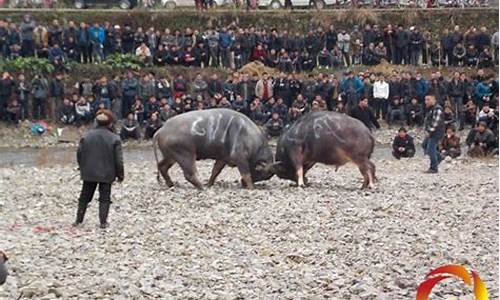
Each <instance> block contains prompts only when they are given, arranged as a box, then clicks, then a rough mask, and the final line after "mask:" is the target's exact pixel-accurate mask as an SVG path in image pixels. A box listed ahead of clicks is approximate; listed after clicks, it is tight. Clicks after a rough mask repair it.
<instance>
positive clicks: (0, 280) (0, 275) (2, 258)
mask: <svg viewBox="0 0 500 300" xmlns="http://www.w3.org/2000/svg"><path fill="white" fill-rule="evenodd" d="M5 262H7V255H5V253H3V252H2V251H0V285H2V284H4V283H5V281H6V280H7V275H9V272H7V268H6V267H5Z"/></svg>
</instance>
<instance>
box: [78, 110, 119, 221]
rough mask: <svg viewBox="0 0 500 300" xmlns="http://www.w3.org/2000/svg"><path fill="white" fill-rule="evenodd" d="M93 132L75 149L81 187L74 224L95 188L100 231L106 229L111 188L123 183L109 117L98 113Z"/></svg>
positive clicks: (83, 138)
mask: <svg viewBox="0 0 500 300" xmlns="http://www.w3.org/2000/svg"><path fill="white" fill-rule="evenodd" d="M96 121H97V128H96V129H93V130H90V131H89V132H87V133H86V134H85V135H84V136H83V137H82V139H81V140H80V144H79V145H78V152H77V161H78V166H79V167H80V176H81V178H82V180H83V187H82V191H81V194H80V199H79V201H78V211H77V213H76V221H75V223H74V224H73V225H74V226H78V225H80V224H82V223H83V218H84V217H85V211H86V210H87V205H88V204H89V202H90V201H92V197H93V196H94V192H95V189H96V188H97V186H98V185H99V221H100V223H101V228H102V229H104V228H106V227H108V222H107V219H108V213H109V206H110V204H111V184H112V183H113V181H115V179H118V182H121V181H123V177H124V170H123V154H122V145H121V141H120V137H119V136H118V135H116V134H114V133H113V132H112V131H111V129H110V128H111V125H112V123H113V113H112V112H111V111H109V110H100V111H98V112H97V114H96Z"/></svg>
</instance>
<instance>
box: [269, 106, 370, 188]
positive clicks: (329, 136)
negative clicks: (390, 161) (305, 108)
mask: <svg viewBox="0 0 500 300" xmlns="http://www.w3.org/2000/svg"><path fill="white" fill-rule="evenodd" d="M374 146H375V139H374V138H373V136H372V135H371V133H370V130H369V129H368V128H366V126H365V125H363V123H361V122H360V121H358V120H356V119H353V118H351V117H349V116H347V115H344V114H339V113H335V112H326V111H322V112H313V113H309V114H307V115H305V116H303V117H302V118H300V119H299V120H297V121H296V122H295V123H294V124H292V125H291V126H290V127H289V128H287V130H286V131H285V132H284V133H283V134H282V135H281V137H280V138H279V140H278V146H277V148H276V157H275V160H276V163H275V164H274V165H273V167H272V169H273V172H274V173H276V175H277V176H278V177H279V178H283V179H289V180H293V181H295V182H296V183H297V185H298V186H300V187H302V186H304V184H307V179H306V177H305V176H306V173H307V171H308V170H309V169H311V168H312V167H313V166H314V164H316V163H323V164H327V165H334V166H336V167H337V168H338V167H340V166H342V165H344V164H346V163H347V162H349V161H352V162H354V163H355V164H356V165H357V166H358V168H359V170H360V171H361V174H362V175H363V178H364V182H363V186H362V188H366V187H370V188H371V187H373V183H374V181H375V180H376V177H375V165H374V164H373V163H372V162H371V161H370V156H371V154H372V153H373V148H374Z"/></svg>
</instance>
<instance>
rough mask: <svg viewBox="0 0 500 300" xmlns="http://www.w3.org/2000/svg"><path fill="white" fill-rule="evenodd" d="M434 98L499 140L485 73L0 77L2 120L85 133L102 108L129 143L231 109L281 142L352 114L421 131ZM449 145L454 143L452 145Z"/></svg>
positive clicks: (457, 118) (450, 119) (493, 88)
mask: <svg viewBox="0 0 500 300" xmlns="http://www.w3.org/2000/svg"><path fill="white" fill-rule="evenodd" d="M427 94H433V95H435V96H436V99H437V101H438V103H439V104H440V105H442V106H443V108H444V120H445V123H446V125H447V126H448V127H450V128H451V127H453V128H457V129H459V130H462V129H463V128H464V127H465V126H471V127H476V125H477V122H478V121H480V122H485V124H486V128H488V129H489V130H491V131H492V132H494V133H495V134H496V136H498V79H497V78H492V77H487V76H485V75H484V71H483V70H482V69H480V70H478V71H477V74H476V75H475V76H472V77H469V76H466V75H465V74H463V73H462V74H460V73H458V72H455V73H454V74H453V76H452V77H451V78H444V77H443V76H442V75H441V73H440V72H439V71H438V72H435V73H432V74H431V76H430V78H424V76H422V74H420V73H415V74H412V73H408V72H403V73H400V72H398V71H393V73H392V74H390V75H388V76H387V79H386V76H384V75H382V74H373V73H369V72H366V73H359V74H354V73H353V72H351V71H348V72H345V73H344V75H343V76H340V77H339V78H338V77H336V76H335V75H328V74H319V75H312V74H309V75H308V76H307V77H305V78H304V77H301V76H300V75H299V74H297V73H290V74H286V73H284V72H281V73H279V74H277V75H276V76H270V75H269V74H266V73H264V74H263V75H262V76H257V75H256V74H252V75H250V74H247V73H239V72H234V73H232V74H230V75H229V76H228V77H227V78H226V79H221V78H219V77H218V75H217V74H213V75H211V76H209V77H204V76H202V75H201V74H197V75H196V76H195V78H194V80H192V81H190V80H188V79H186V78H185V77H184V76H183V75H182V74H179V75H177V76H176V77H174V78H167V77H164V76H157V75H155V74H154V73H142V74H136V73H133V72H131V71H128V72H125V73H124V74H122V75H118V76H115V77H114V78H107V77H106V76H103V77H101V78H100V79H98V80H95V81H92V80H90V79H82V80H80V81H78V82H77V83H76V84H74V85H71V86H67V85H66V84H65V81H64V78H63V75H62V74H60V73H58V74H57V75H56V76H54V77H53V78H46V77H44V76H40V75H37V76H35V77H34V78H32V79H30V80H28V79H27V78H25V76H24V75H23V74H21V75H19V76H18V77H17V78H14V77H12V76H11V75H10V74H9V73H7V72H4V73H3V75H2V77H1V78H0V117H1V119H2V120H4V121H7V122H10V123H17V122H18V121H19V120H23V119H31V120H40V119H52V120H56V121H58V122H60V123H63V124H66V125H70V124H75V125H77V126H81V125H84V124H88V123H89V122H91V121H92V120H93V115H94V114H95V112H96V111H97V110H99V109H101V108H107V109H111V110H112V111H113V112H114V113H115V114H116V116H117V117H118V118H119V119H123V122H121V123H122V124H123V125H122V127H123V128H122V130H121V135H122V138H124V139H128V138H131V139H139V138H141V136H142V135H144V138H150V137H152V135H153V134H154V132H155V131H156V130H157V129H158V128H160V127H161V126H162V123H163V122H165V121H166V120H167V119H169V118H171V117H172V116H174V115H177V114H181V113H184V112H187V111H191V110H200V109H209V108H215V107H218V108H230V109H234V110H236V111H239V112H241V113H243V114H246V115H247V116H249V117H250V118H251V119H252V120H253V121H255V122H256V123H257V124H259V125H261V126H263V127H265V128H266V129H267V131H268V133H269V134H270V135H271V136H278V135H279V134H280V133H281V131H282V130H283V129H284V128H285V127H286V126H287V125H288V124H290V123H291V122H293V121H295V120H296V119H298V118H299V117H300V116H301V115H303V114H304V113H306V112H309V111H318V110H330V111H337V112H340V113H348V114H350V115H351V116H353V117H355V118H357V119H359V120H361V121H362V122H363V123H364V124H365V125H366V126H367V127H369V128H370V129H373V130H374V129H376V128H379V127H380V124H379V122H380V121H381V120H384V122H387V123H388V124H389V126H394V125H397V126H399V125H405V126H411V127H418V126H422V123H423V119H424V116H425V108H424V105H423V101H424V97H425V95H427ZM447 144H449V143H447Z"/></svg>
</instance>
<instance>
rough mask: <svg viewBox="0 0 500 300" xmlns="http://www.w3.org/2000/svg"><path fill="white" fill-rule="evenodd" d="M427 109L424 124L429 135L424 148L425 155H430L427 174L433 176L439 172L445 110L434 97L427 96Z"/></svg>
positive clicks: (423, 145)
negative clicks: (439, 148)
mask: <svg viewBox="0 0 500 300" xmlns="http://www.w3.org/2000/svg"><path fill="white" fill-rule="evenodd" d="M425 107H426V108H427V114H426V115H425V120H424V124H425V131H426V133H427V134H426V137H425V139H424V142H423V144H422V147H423V148H424V151H425V154H427V155H429V158H430V167H429V169H428V170H427V171H426V172H425V173H428V174H433V173H437V172H438V165H439V163H440V160H439V152H438V143H439V141H440V140H441V139H442V138H443V136H444V118H443V108H442V107H441V106H440V105H439V104H437V103H436V97H435V96H434V95H427V96H425Z"/></svg>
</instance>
